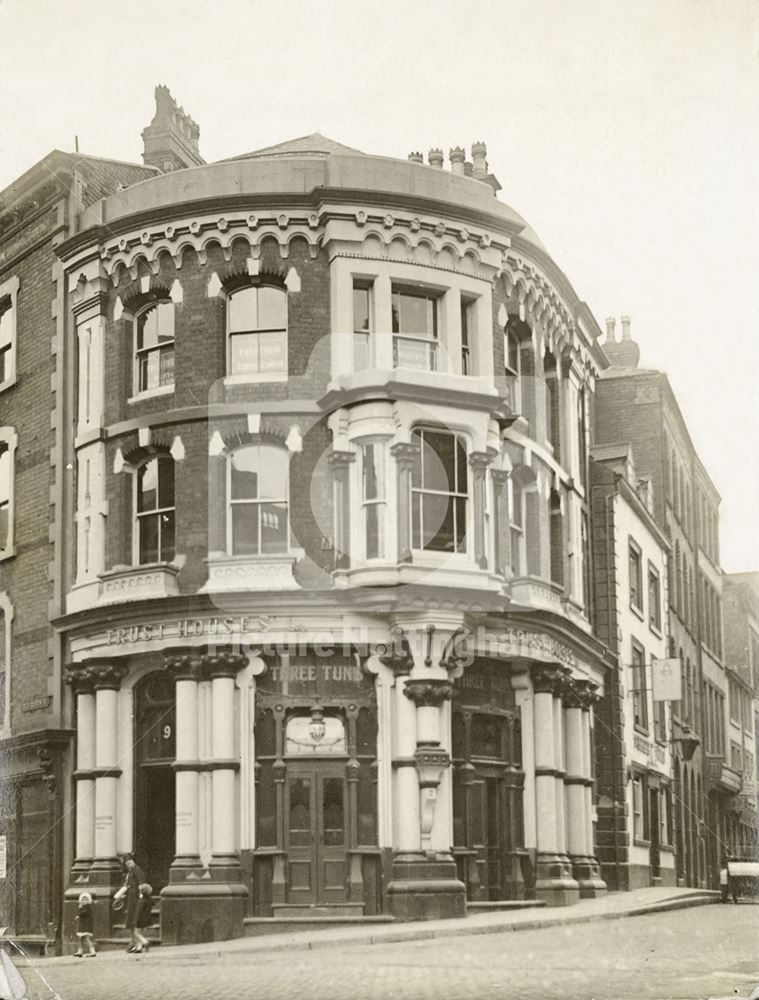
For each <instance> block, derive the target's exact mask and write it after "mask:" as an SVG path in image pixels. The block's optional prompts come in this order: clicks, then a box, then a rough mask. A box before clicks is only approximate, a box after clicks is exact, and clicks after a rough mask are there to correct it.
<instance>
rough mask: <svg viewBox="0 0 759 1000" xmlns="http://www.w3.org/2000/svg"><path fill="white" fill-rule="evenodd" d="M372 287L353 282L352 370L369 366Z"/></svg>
mask: <svg viewBox="0 0 759 1000" xmlns="http://www.w3.org/2000/svg"><path fill="white" fill-rule="evenodd" d="M371 332H372V287H371V285H370V284H368V283H364V282H358V281H354V282H353V369H354V371H363V370H364V369H365V368H369V367H370V364H371V340H370V338H371Z"/></svg>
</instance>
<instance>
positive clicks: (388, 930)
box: [14, 886, 729, 967]
mask: <svg viewBox="0 0 759 1000" xmlns="http://www.w3.org/2000/svg"><path fill="white" fill-rule="evenodd" d="M717 902H719V893H718V892H713V891H711V890H707V889H688V888H675V887H662V886H658V887H655V888H644V889H633V890H631V891H630V892H612V893H608V894H607V895H605V896H601V897H599V898H598V899H581V900H580V901H579V902H578V903H576V904H575V905H574V906H560V907H541V908H530V909H519V910H493V911H488V912H478V913H472V914H470V915H468V916H466V917H461V918H452V919H451V918H449V919H446V920H426V921H415V922H404V923H396V922H393V923H389V924H380V925H377V924H365V925H361V924H359V925H353V926H351V925H343V926H341V927H330V928H325V929H324V930H315V929H313V928H309V929H308V930H298V931H288V932H285V933H280V934H275V933H272V931H271V925H270V924H269V925H268V927H267V932H266V933H262V934H259V935H257V936H252V937H244V938H235V939H234V940H232V941H209V942H205V943H202V944H185V945H175V946H170V947H168V946H165V945H164V946H161V947H158V948H151V949H150V955H151V957H154V958H155V959H171V960H176V958H177V957H178V956H181V957H183V958H188V959H191V958H195V957H197V958H210V957H214V956H219V957H223V956H224V955H241V954H248V953H250V954H251V955H255V954H256V953H260V952H266V953H267V954H270V953H271V952H280V951H291V950H293V949H295V950H297V951H299V952H302V951H304V950H314V949H317V948H333V947H336V946H341V945H382V944H393V943H397V942H400V941H429V940H435V939H438V938H452V937H465V936H470V935H473V934H499V933H501V932H503V931H527V930H540V929H542V928H547V927H560V926H568V925H572V924H582V923H588V922H590V921H595V920H619V919H622V918H623V917H635V916H642V915H644V914H648V913H660V912H665V911H667V910H679V909H686V908H688V907H692V906H704V905H707V904H711V903H717ZM727 905H729V904H727ZM121 955H122V952H121V950H118V951H106V952H100V953H99V956H98V958H99V959H102V960H104V961H108V960H109V959H114V958H116V957H118V958H120V957H121ZM17 959H18V960H17ZM68 960H70V961H72V962H77V961H79V960H78V959H75V958H74V957H73V956H70V955H69V956H62V957H60V958H54V959H51V958H48V959H38V958H34V959H33V960H32V961H33V964H34V965H35V966H37V967H39V966H40V965H42V964H44V963H47V962H55V963H61V962H64V961H68ZM14 961H17V964H19V965H22V964H23V961H24V960H23V959H21V958H18V956H16V955H14Z"/></svg>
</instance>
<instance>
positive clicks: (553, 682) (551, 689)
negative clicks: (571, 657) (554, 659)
mask: <svg viewBox="0 0 759 1000" xmlns="http://www.w3.org/2000/svg"><path fill="white" fill-rule="evenodd" d="M568 676H569V672H568V670H567V668H566V667H562V666H559V664H556V663H538V664H536V665H535V666H533V668H532V686H533V688H534V689H535V693H536V694H545V693H549V694H552V695H554V696H561V695H562V694H563V692H564V689H565V686H566V679H567V677H568Z"/></svg>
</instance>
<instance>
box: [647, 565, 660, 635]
mask: <svg viewBox="0 0 759 1000" xmlns="http://www.w3.org/2000/svg"><path fill="white" fill-rule="evenodd" d="M648 624H649V625H650V627H651V628H652V629H654V630H655V631H656V632H661V584H660V581H659V573H658V570H656V569H655V568H654V567H653V566H649V567H648Z"/></svg>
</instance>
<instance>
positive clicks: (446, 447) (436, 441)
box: [422, 431, 456, 493]
mask: <svg viewBox="0 0 759 1000" xmlns="http://www.w3.org/2000/svg"><path fill="white" fill-rule="evenodd" d="M454 446H455V439H454V437H453V435H452V434H445V433H439V432H437V431H425V432H424V446H423V448H422V485H423V488H424V489H425V490H440V491H441V492H444V493H449V492H453V491H454V489H455V487H454V483H455V481H456V478H455V474H454V472H455V469H454V463H455V459H454Z"/></svg>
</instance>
